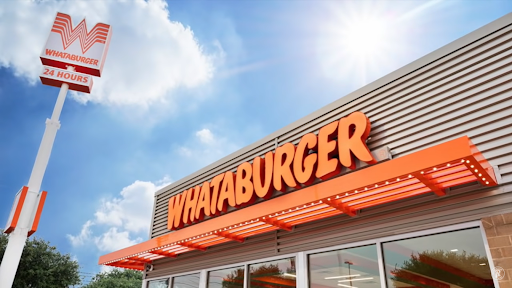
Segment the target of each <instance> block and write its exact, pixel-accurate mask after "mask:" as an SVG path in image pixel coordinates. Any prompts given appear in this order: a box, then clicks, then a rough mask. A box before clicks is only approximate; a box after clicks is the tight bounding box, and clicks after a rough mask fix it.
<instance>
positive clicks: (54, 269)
mask: <svg viewBox="0 0 512 288" xmlns="http://www.w3.org/2000/svg"><path fill="white" fill-rule="evenodd" d="M7 241H8V237H7V235H5V234H3V233H2V234H0V258H3V256H4V253H5V248H6V247H7ZM79 269H80V266H79V265H78V262H77V261H74V260H71V257H70V256H69V254H66V255H63V254H60V253H59V251H57V248H55V247H54V246H51V245H50V243H49V242H46V241H44V240H42V239H38V238H35V237H34V238H29V239H28V240H27V243H26V245H25V249H24V250H23V254H22V255H21V260H20V264H19V266H18V271H17V273H16V278H15V279H14V284H13V286H12V287H13V288H26V287H45V288H46V287H47V288H54V287H55V288H62V287H68V286H70V285H78V284H80V276H79V273H78V271H79Z"/></svg>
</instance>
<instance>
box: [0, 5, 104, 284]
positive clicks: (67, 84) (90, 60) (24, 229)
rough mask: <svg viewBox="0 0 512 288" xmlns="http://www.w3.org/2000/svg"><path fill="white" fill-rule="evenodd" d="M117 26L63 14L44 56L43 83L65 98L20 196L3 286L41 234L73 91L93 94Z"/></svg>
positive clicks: (0, 271) (1, 269)
mask: <svg viewBox="0 0 512 288" xmlns="http://www.w3.org/2000/svg"><path fill="white" fill-rule="evenodd" d="M111 35H112V27H111V26H110V25H107V24H103V23H98V24H96V25H95V26H94V27H93V28H92V29H91V30H90V31H88V30H87V26H86V23H85V19H84V20H82V22H80V23H79V24H78V25H77V26H76V27H75V28H73V24H72V21H71V17H70V16H69V15H66V14H63V13H57V16H56V17H55V21H54V23H53V26H52V30H51V32H50V35H49V37H48V40H47V42H46V46H45V48H44V49H43V52H42V54H41V62H42V63H43V72H42V73H41V75H40V78H41V82H42V83H43V84H45V85H50V86H55V87H60V92H59V96H58V97H57V101H56V103H55V107H54V108H53V113H52V116H51V118H50V119H46V129H45V131H44V134H43V139H42V140H41V144H40V146H39V151H38V152H37V156H36V160H35V163H34V166H33V168H32V173H31V174H30V178H29V180H28V184H27V186H24V187H23V188H22V189H21V190H20V191H19V192H18V193H17V194H16V196H15V198H14V204H13V206H12V209H11V213H10V215H9V219H8V221H7V225H6V228H5V230H4V233H7V234H9V242H8V243H7V248H6V250H5V253H4V256H3V258H2V263H1V265H0V288H11V287H12V284H13V282H14V278H15V276H16V271H17V270H18V265H19V262H20V259H21V254H22V253H23V248H24V247H25V242H26V240H27V238H28V237H29V236H30V235H32V234H33V233H35V232H36V230H37V226H38V224H39V218H40V216H41V212H42V209H43V206H44V202H45V199H46V195H47V193H46V192H45V191H42V192H41V191H40V190H41V183H42V182H43V177H44V173H45V171H46V167H47V165H48V160H49V159H50V154H51V152H52V147H53V142H54V140H55V136H56V135H57V130H59V128H60V121H59V117H60V114H61V111H62V107H63V106H64V100H65V99H66V95H67V92H68V90H74V91H80V92H84V93H90V92H91V89H92V76H98V77H100V76H101V71H102V70H103V65H104V63H105V59H106V55H107V51H108V45H109V43H110V37H111Z"/></svg>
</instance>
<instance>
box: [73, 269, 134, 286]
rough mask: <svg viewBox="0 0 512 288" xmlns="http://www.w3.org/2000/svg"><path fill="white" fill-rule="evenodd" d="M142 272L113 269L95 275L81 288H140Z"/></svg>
mask: <svg viewBox="0 0 512 288" xmlns="http://www.w3.org/2000/svg"><path fill="white" fill-rule="evenodd" d="M141 286H142V272H139V271H133V270H120V269H114V270H112V271H109V272H100V273H98V274H96V276H94V277H93V278H92V280H91V282H90V283H89V284H87V285H85V286H83V288H140V287H141Z"/></svg>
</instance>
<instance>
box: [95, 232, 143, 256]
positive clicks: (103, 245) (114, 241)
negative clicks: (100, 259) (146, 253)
mask: <svg viewBox="0 0 512 288" xmlns="http://www.w3.org/2000/svg"><path fill="white" fill-rule="evenodd" d="M141 241H142V238H140V237H138V238H136V239H130V233H129V232H128V231H118V230H117V228H116V227H111V228H110V229H108V231H107V232H105V233H103V234H102V235H101V236H98V237H95V238H94V243H96V246H97V247H98V249H99V250H100V251H109V252H110V251H115V250H119V249H123V248H126V247H128V246H132V245H135V244H137V243H138V242H141Z"/></svg>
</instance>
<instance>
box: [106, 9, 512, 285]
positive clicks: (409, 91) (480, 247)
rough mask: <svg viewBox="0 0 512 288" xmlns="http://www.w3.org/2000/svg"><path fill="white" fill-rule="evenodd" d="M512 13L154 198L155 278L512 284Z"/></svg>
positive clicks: (112, 257) (151, 279) (125, 253)
mask: <svg viewBox="0 0 512 288" xmlns="http://www.w3.org/2000/svg"><path fill="white" fill-rule="evenodd" d="M511 56H512V14H508V15H506V16H504V17H502V18H500V19H498V20H496V21H494V22H492V23H490V24H488V25H486V26H484V27H482V28H480V29H478V30H476V31H474V32H472V33H470V34H468V35H466V36H464V37H462V38H460V39H458V40H456V41H454V42H452V43H450V44H448V45H446V46H444V47H442V48H440V49H438V50H436V51H434V52H432V53H431V54H428V55H426V56H425V57H423V58H421V59H419V60H417V61H415V62H413V63H411V64H409V65H407V66H405V67H403V68H401V69H399V70H397V71H395V72H393V73H391V74H389V75H387V76H385V77H383V78H381V79H379V80H377V81H375V82H373V83H371V84H369V85H367V86H365V87H363V88H361V89H359V90H357V91H355V92H353V93H351V94H349V95H347V96H345V97H343V98H341V99H339V100H337V101H336V102H334V103H332V104H330V105H328V106H326V107H324V108H322V109H320V110H318V111H316V112H314V113H312V114H311V115H308V116H306V117H304V118H302V119H300V120H298V121H297V122H295V123H292V124H290V125H288V126H287V127H284V128H282V129H281V130H279V131H276V132H275V133H273V134H271V135H269V136H267V137H265V138H264V139H261V140H260V141H258V142H256V143H253V144H251V145H249V146H247V147H245V148H243V149H241V150H239V151H237V152H235V153H233V154H231V155H229V156H227V157H225V158H223V159H221V160H219V161H217V162H215V163H213V164H212V165H210V166H208V167H205V168H204V169H202V170H200V171H197V172H196V173H194V174H192V175H190V176H188V177H185V178H184V179H181V180H180V181H178V182H175V183H173V184H171V185H169V186H167V187H165V188H164V189H161V190H160V191H158V192H157V193H156V195H155V204H154V211H153V217H152V220H151V231H150V240H148V241H146V242H143V243H140V244H137V245H134V246H131V247H127V248H125V249H122V250H119V251H115V252H112V253H110V254H107V255H104V256H101V258H100V260H99V264H102V265H109V266H114V267H122V268H129V269H137V270H141V271H144V273H145V274H144V279H145V280H144V287H151V288H154V287H179V288H194V287H196V288H206V287H208V288H220V287H223V288H224V287H233V288H235V287H239V288H248V287H253V288H254V287H258V288H259V287H265V288H274V287H276V288H277V287H279V288H284V287H299V288H306V287H315V288H324V287H336V288H344V287H347V288H351V287H357V288H367V287H436V288H444V287H446V288H448V287H499V286H501V287H512V193H511V192H512V146H511V140H512V116H511V115H512V73H511V72H512V65H511V63H512V57H511Z"/></svg>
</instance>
